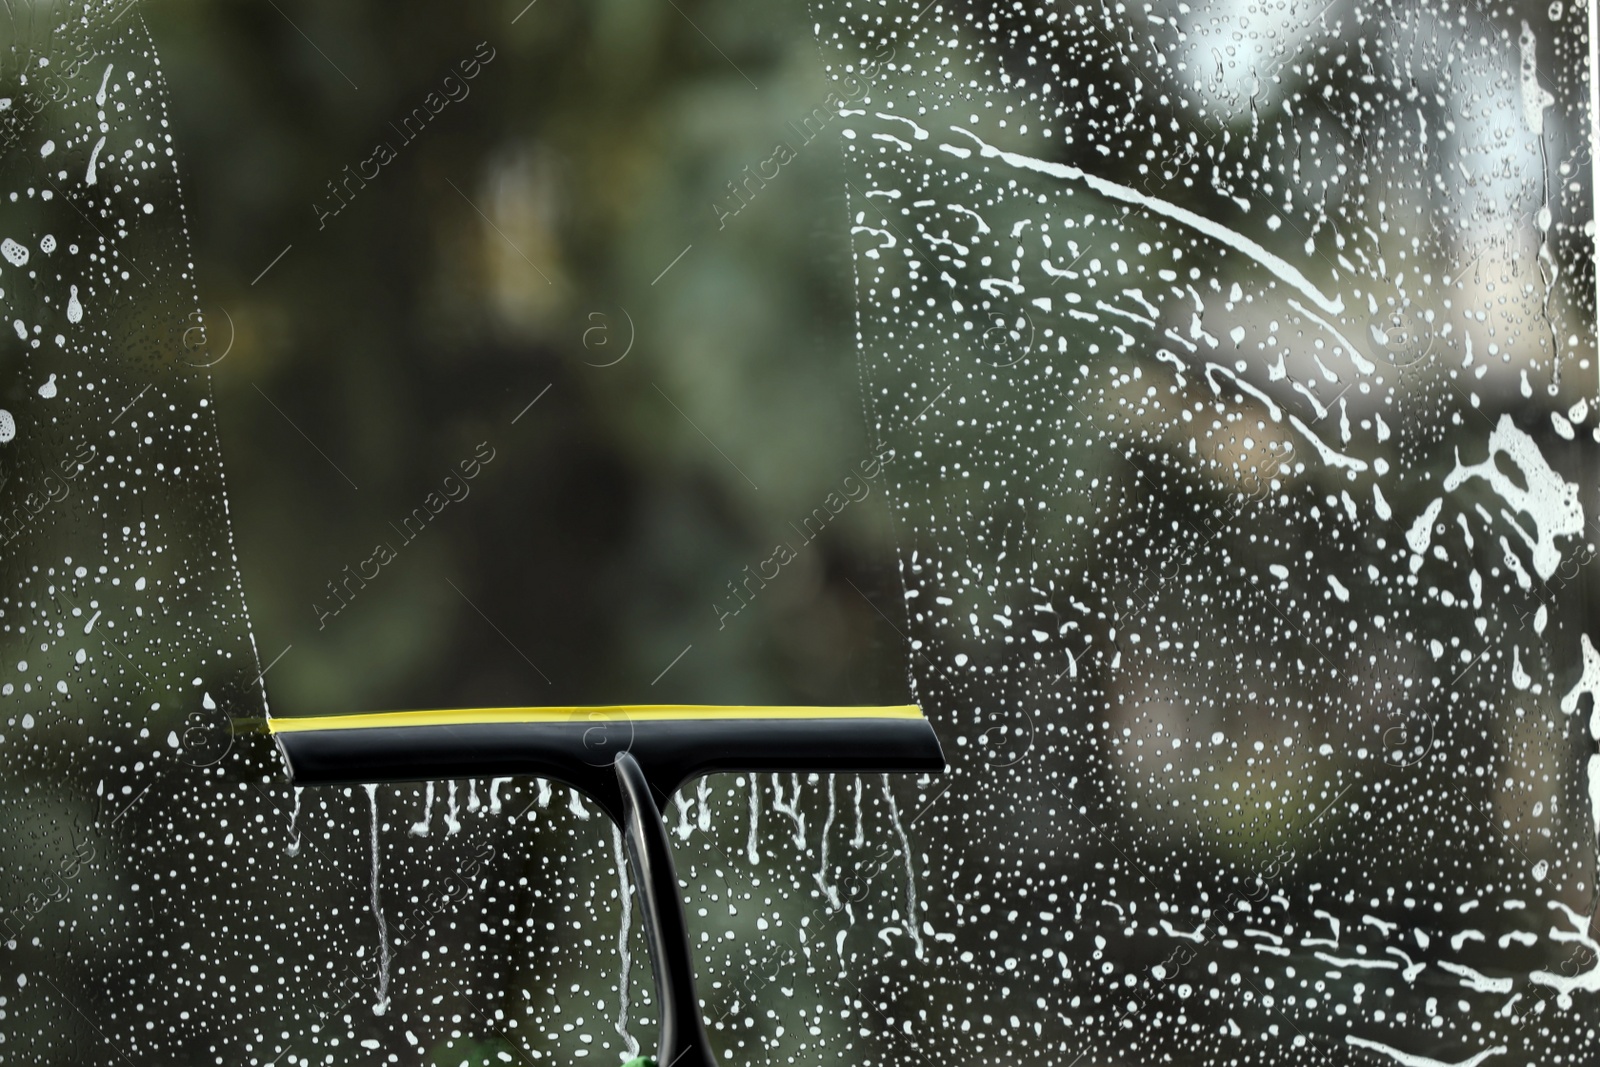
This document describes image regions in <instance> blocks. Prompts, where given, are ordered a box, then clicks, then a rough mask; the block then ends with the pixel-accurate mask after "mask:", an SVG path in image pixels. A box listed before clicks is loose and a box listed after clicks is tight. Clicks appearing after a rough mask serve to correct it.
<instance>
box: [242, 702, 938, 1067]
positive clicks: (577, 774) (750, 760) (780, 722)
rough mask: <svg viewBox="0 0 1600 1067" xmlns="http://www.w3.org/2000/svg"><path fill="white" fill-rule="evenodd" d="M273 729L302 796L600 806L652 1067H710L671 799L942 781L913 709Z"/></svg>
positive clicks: (532, 711)
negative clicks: (648, 973)
mask: <svg viewBox="0 0 1600 1067" xmlns="http://www.w3.org/2000/svg"><path fill="white" fill-rule="evenodd" d="M267 726H268V729H270V730H271V732H272V734H273V735H274V737H275V738H276V739H277V742H278V747H279V749H280V750H281V751H282V753H283V757H284V761H285V762H286V763H287V765H288V768H289V776H290V778H291V779H292V780H293V781H294V782H295V784H297V785H355V784H372V783H388V782H420V781H434V780H441V779H450V778H490V777H494V778H506V777H519V776H533V777H538V778H548V779H551V780H554V781H557V782H561V783H563V784H565V785H568V786H571V787H572V788H574V789H577V790H578V791H580V792H581V793H583V794H584V795H586V796H588V797H589V798H590V799H592V800H593V801H594V802H595V803H596V804H598V805H599V806H600V808H601V810H602V811H604V812H605V813H606V814H607V815H608V816H609V817H610V818H611V820H612V821H613V822H615V823H616V824H617V826H618V827H619V828H620V829H621V831H622V835H623V839H624V840H625V841H626V842H627V848H628V857H629V862H630V865H631V867H632V868H633V884H634V888H635V890H636V891H637V892H638V895H639V904H640V911H641V913H642V914H643V916H644V932H645V941H646V944H647V945H648V946H649V949H650V964H651V968H652V970H653V971H654V973H655V987H656V1002H657V1004H658V1005H659V1008H660V1016H661V1034H660V1041H659V1043H658V1046H657V1049H658V1050H657V1053H656V1063H657V1065H658V1067H716V1056H715V1054H714V1053H713V1052H712V1050H711V1042H710V1039H709V1037H708V1036H707V1034H706V1028H705V1023H704V1020H703V1019H702V1017H701V1014H700V1000H699V997H698V996H697V995H696V993H695V985H694V965H693V960H692V958H691V955H690V949H689V931H688V924H687V921H686V919H685V917H684V910H683V896H682V891H681V889H680V888H679V885H678V874H677V870H676V868H675V867H674V866H673V862H672V847H671V843H670V842H669V840H668V838H667V828H666V823H665V821H664V820H663V818H662V812H663V810H664V809H665V807H666V804H667V801H668V800H669V799H670V798H671V796H672V795H673V793H675V792H676V791H677V790H678V789H679V788H680V787H682V786H683V785H685V784H686V783H688V782H690V781H692V780H693V779H696V778H699V777H700V776H702V775H706V774H712V773H715V772H719V771H742V772H745V773H759V772H763V771H775V772H783V771H790V772H802V771H803V772H808V773H809V772H813V771H816V772H830V771H832V772H840V773H847V774H848V773H869V772H870V773H879V772H883V773H888V772H896V771H913V772H923V773H936V772H940V771H943V770H944V769H945V762H944V755H943V753H942V752H941V751H940V749H939V740H938V738H937V737H936V736H935V735H934V732H933V727H932V726H931V725H929V723H928V720H927V719H926V718H924V717H923V714H922V709H921V708H919V707H917V706H916V705H915V704H906V705H901V706H897V707H870V708H838V707H726V706H708V705H692V704H657V705H648V706H616V707H561V708H474V709H467V710H460V711H400V712H381V713H373V714H364V715H327V716H319V717H307V718H278V717H274V718H271V719H268V720H267Z"/></svg>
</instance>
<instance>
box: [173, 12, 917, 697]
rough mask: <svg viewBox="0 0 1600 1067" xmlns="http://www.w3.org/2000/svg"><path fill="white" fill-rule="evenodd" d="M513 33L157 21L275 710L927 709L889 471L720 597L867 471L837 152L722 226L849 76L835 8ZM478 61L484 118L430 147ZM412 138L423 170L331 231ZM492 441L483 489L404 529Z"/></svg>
mask: <svg viewBox="0 0 1600 1067" xmlns="http://www.w3.org/2000/svg"><path fill="white" fill-rule="evenodd" d="M516 14H517V12H516V10H515V8H514V7H507V6H506V5H503V4H500V5H466V6H464V7H461V8H459V9H457V10H454V11H453V12H452V16H451V18H449V19H448V20H444V19H440V18H439V16H438V12H437V10H436V9H434V8H432V7H428V6H425V5H391V4H341V5H295V4H289V3H282V4H279V5H278V6H277V7H274V5H273V4H270V3H266V4H229V5H202V4H189V3H163V4H158V5H153V6H150V7H149V8H148V9H147V10H146V15H147V17H148V19H149V23H150V27H151V32H152V34H153V36H154V39H155V41H156V43H157V46H158V47H159V48H160V50H161V55H162V57H163V61H164V66H165V69H166V72H167V76H168V79H169V85H170V89H171V107H172V119H173V123H174V127H175V130H174V134H175V140H176V143H177V144H178V145H179V146H181V158H180V164H179V166H180V173H181V174H182V175H183V176H184V178H185V186H186V188H185V198H186V206H187V209H188V212H189V219H190V223H191V234H192V237H193V242H194V254H195V264H196V273H197V276H198V280H199V288H200V294H201V301H202V305H203V308H204V311H205V314H206V318H207V328H208V338H207V340H208V342H209V345H210V348H209V350H208V352H209V355H208V357H207V358H215V357H221V356H222V353H223V352H226V353H227V354H226V356H225V357H222V358H221V361H220V362H219V363H218V364H217V365H216V367H215V368H214V374H215V376H216V383H217V385H216V388H217V392H218V398H219V417H220V424H221V426H222V433H223V449H224V456H225V461H226V464H227V471H228V476H229V487H230V499H231V502H232V506H233V514H234V523H233V525H234V530H235V533H236V535H237V538H238V544H239V550H240V560H241V566H242V569H243V574H244V582H245V591H246V598H247V601H248V603H249V605H250V610H251V613H252V616H253V619H254V624H255V628H256V632H257V638H258V641H259V644H260V649H261V655H262V660H263V664H264V665H265V664H267V663H271V662H273V661H274V660H275V659H276V657H278V656H279V655H280V653H282V654H283V655H282V659H281V660H278V661H277V662H276V663H275V665H274V666H272V668H271V671H270V673H269V675H268V677H267V681H268V690H269V697H270V700H271V706H272V710H273V711H274V713H277V714H301V713H308V712H324V711H353V710H369V709H379V708H409V707H430V706H471V705H474V704H484V703H497V704H517V703H610V702H712V703H715V702H723V703H735V702H745V701H748V702H771V703H785V702H790V703H808V702H816V703H898V702H901V701H903V700H905V699H906V698H907V691H906V684H907V683H906V679H905V666H904V662H905V660H904V657H905V652H904V641H903V639H902V638H901V637H900V636H899V634H897V632H896V630H897V628H898V629H901V630H903V629H904V622H903V619H904V613H903V610H902V608H901V607H900V597H899V593H898V580H897V575H896V574H895V572H894V569H893V562H892V560H893V557H892V553H891V552H890V540H889V538H890V534H889V531H888V526H887V523H886V521H885V508H884V502H883V493H882V482H881V479H880V480H879V483H878V484H877V485H875V486H873V487H872V492H871V494H870V495H869V496H868V497H867V498H866V499H865V500H863V501H861V502H859V503H852V504H850V505H849V506H848V507H846V508H845V509H844V511H843V512H842V513H841V514H840V516H839V517H838V519H837V520H835V521H834V522H832V523H830V525H829V528H828V529H827V530H826V532H825V533H824V535H823V536H821V537H819V538H817V539H816V540H815V542H814V543H812V544H810V545H809V546H807V547H805V548H804V549H803V550H801V551H800V552H799V558H797V559H796V560H795V561H794V562H793V563H791V564H789V565H788V566H786V567H785V568H783V571H782V573H781V575H780V577H779V578H777V579H775V580H773V581H772V582H770V583H769V584H768V585H767V587H766V588H764V589H763V588H760V587H753V588H757V589H758V592H759V595H757V596H756V597H755V598H754V600H753V602H752V603H751V604H750V606H749V607H748V608H746V609H745V610H743V611H741V612H740V613H739V614H738V615H736V616H731V617H729V618H728V619H727V620H726V624H725V627H723V628H719V625H718V623H719V616H718V613H717V611H716V609H714V608H713V604H721V605H722V606H723V607H724V609H727V608H730V607H736V606H738V604H739V601H737V600H734V599H732V594H731V593H730V590H729V587H728V583H729V582H730V581H735V580H738V581H743V579H744V576H745V575H744V572H743V568H744V567H746V566H747V565H748V566H750V567H751V568H752V570H754V569H755V568H756V567H757V565H758V564H759V563H761V562H762V561H764V560H766V559H768V558H769V557H770V556H771V555H772V553H773V548H774V546H775V544H776V543H777V542H779V541H782V540H788V541H790V542H793V543H794V544H795V545H796V547H799V542H798V540H797V538H796V537H795V536H794V534H793V533H792V531H791V529H790V526H789V524H790V523H795V524H797V525H798V524H799V523H800V522H801V521H802V520H803V519H804V518H805V517H806V516H808V515H810V514H811V513H812V510H813V509H814V508H818V507H822V506H823V505H824V500H825V498H826V496H827V494H828V493H829V492H830V491H836V490H839V487H840V485H841V483H842V481H843V479H844V478H845V477H846V476H847V475H850V474H852V473H853V471H854V469H855V468H856V466H857V464H858V463H859V462H860V461H863V460H865V459H867V458H868V457H869V456H871V455H872V452H873V446H872V442H870V441H869V438H868V434H867V431H866V426H865V422H864V420H863V418H862V415H861V406H860V404H861V399H860V396H859V386H858V382H857V377H856V373H855V369H854V367H855V360H854V353H853V350H852V343H851V337H852V318H851V309H850V306H849V285H850V268H849V255H848V247H847V243H846V225H845V224H846V217H845V206H844V200H843V183H842V180H841V178H842V171H841V168H840V160H839V152H838V144H837V132H836V130H834V129H824V130H823V132H822V133H821V135H820V136H818V137H816V139H815V140H813V141H812V142H811V143H809V144H806V145H804V146H803V147H800V148H799V156H798V158H797V159H796V160H795V161H793V162H792V163H789V164H788V165H787V166H784V167H783V168H782V170H781V173H780V174H779V177H778V178H777V179H776V180H774V181H773V182H771V183H770V184H769V185H768V187H767V188H765V189H763V190H761V191H760V193H759V196H757V197H756V198H754V199H753V201H752V202H751V203H750V205H749V207H747V208H746V209H744V210H743V211H741V212H739V213H738V214H737V215H736V216H730V217H729V218H727V219H726V220H725V221H726V225H725V228H722V229H720V230H719V217H718V213H717V211H716V210H715V209H714V208H713V204H715V203H722V204H724V205H725V207H724V210H726V209H727V207H726V205H732V204H736V201H733V200H732V198H731V195H730V193H729V191H728V188H727V182H729V181H730V180H731V179H733V178H735V177H738V176H740V175H741V172H742V170H743V168H744V167H745V166H746V165H750V166H752V167H754V166H756V165H757V164H759V163H760V162H761V161H764V160H766V159H768V158H769V157H770V156H771V155H772V152H773V148H774V145H775V144H776V142H778V141H780V140H782V141H785V142H798V138H796V136H795V135H794V133H793V132H791V131H790V130H789V129H788V128H786V126H785V124H786V123H788V122H790V121H794V122H796V123H798V122H799V120H800V119H801V118H802V117H804V116H806V115H809V114H811V112H812V109H813V108H814V107H816V106H818V105H820V104H821V103H822V101H823V97H824V96H825V95H826V92H827V91H828V89H827V85H826V83H825V82H824V80H823V77H822V74H821V68H820V62H819V59H818V56H817V50H816V46H815V43H814V41H813V40H812V38H811V35H810V32H809V26H808V25H807V22H806V19H805V18H804V13H803V10H802V7H801V5H799V4H763V5H751V4H736V3H718V4H712V5H695V7H694V8H693V10H692V11H689V10H688V9H685V11H684V12H680V11H678V10H675V9H674V7H673V6H672V5H671V4H670V3H666V2H665V0H663V2H662V3H659V4H643V5H642V4H636V3H611V2H603V3H583V4H570V3H552V2H549V0H542V2H540V3H537V4H534V5H533V6H532V7H531V8H529V9H528V10H527V11H526V12H525V13H524V14H523V15H522V16H521V17H520V18H518V19H517V21H516V22H515V24H511V19H512V18H513V17H514V16H516ZM691 19H692V21H691ZM702 31H703V34H704V35H702ZM708 38H709V40H708ZM480 42H487V43H488V49H492V50H493V51H492V53H490V52H489V51H487V50H484V51H483V52H481V53H480V54H483V55H488V54H492V55H493V57H494V58H493V59H492V60H491V61H490V62H489V63H488V64H487V65H484V66H482V67H481V69H480V72H479V73H478V75H477V77H476V78H475V79H473V80H472V81H470V82H467V86H468V89H469V95H467V96H466V97H465V98H464V99H462V100H460V101H459V102H451V103H449V104H448V105H446V106H445V107H444V108H443V110H442V111H441V112H440V113H439V114H438V115H437V116H436V117H434V118H433V119H432V121H431V122H430V123H429V124H428V126H427V127H426V128H425V129H424V130H423V132H422V133H421V134H420V135H419V136H415V139H414V140H413V141H411V142H409V143H406V142H404V141H403V140H402V139H401V138H400V137H399V135H398V134H396V133H395V132H394V131H393V130H392V129H391V128H390V126H389V124H390V123H395V124H397V125H398V124H399V123H400V121H401V120H402V119H403V118H404V117H405V116H407V115H408V114H410V113H411V111H412V109H413V108H416V107H420V106H423V101H424V98H425V97H426V95H427V94H428V93H429V92H430V91H435V90H438V89H439V88H440V86H441V83H442V81H443V79H444V78H445V77H446V76H448V75H450V74H451V73H453V72H454V71H455V69H456V66H457V64H458V63H459V62H460V61H462V60H466V59H469V58H471V57H472V56H473V54H474V52H475V50H478V49H479V45H480ZM712 42H715V43H714V44H713V43H712ZM747 79H748V80H747ZM752 83H754V84H752ZM357 86H358V87H359V88H356V87H357ZM456 92H457V93H458V94H459V90H456ZM379 140H387V141H389V142H390V143H391V144H392V145H393V146H394V147H395V149H396V151H397V157H396V158H395V159H394V160H393V161H392V162H390V163H389V164H388V165H387V166H384V167H382V168H381V171H380V173H379V174H378V176H377V177H376V178H375V179H373V180H372V181H370V182H368V183H366V185H365V187H364V188H361V187H360V185H359V183H351V184H350V185H349V186H348V188H350V189H353V190H356V191H355V193H354V195H353V196H351V197H350V198H349V205H348V206H347V207H345V208H344V209H343V210H342V211H340V212H339V213H338V214H337V215H336V216H330V217H328V218H327V219H326V220H324V221H325V224H326V225H325V228H322V229H319V226H318V223H319V217H318V214H317V210H316V208H314V206H313V205H322V206H323V207H324V208H328V207H337V206H338V201H336V200H335V199H334V196H333V194H332V193H331V192H330V189H329V186H328V183H329V182H330V181H334V180H339V181H343V180H344V179H345V177H346V172H345V170H344V168H345V167H346V166H349V167H350V168H351V171H352V172H354V171H356V169H357V167H358V165H359V164H360V163H361V162H362V161H363V160H366V159H368V157H369V156H371V154H372V152H373V146H374V145H375V144H376V143H377V142H378V141H379ZM371 170H372V168H371V165H370V164H369V165H368V167H367V168H366V173H367V174H370V173H371ZM768 173H770V167H769V168H768ZM469 201H470V202H469ZM690 245H692V248H690V250H689V251H688V252H687V254H685V255H684V256H683V258H682V259H681V260H679V261H678V262H677V263H676V264H675V265H674V266H672V268H671V270H670V271H668V272H667V273H666V274H665V275H664V276H661V277H660V279H659V281H656V282H655V283H654V284H652V280H653V279H656V278H657V277H658V275H660V274H661V272H662V271H663V269H665V268H666V267H667V266H668V265H669V264H671V263H672V262H673V259H674V257H676V256H677V255H678V254H679V253H680V252H682V251H683V250H684V249H685V247H686V246H690ZM286 246H292V247H291V248H290V250H289V251H288V252H287V254H285V255H284V256H283V258H282V259H281V260H279V261H278V262H277V263H276V264H275V265H273V266H272V268H271V269H270V270H269V271H267V272H266V274H265V276H263V277H260V278H259V280H256V279H257V278H258V275H260V274H261V272H262V270H263V268H265V267H267V266H268V264H269V263H272V262H273V260H274V257H276V256H278V255H279V253H280V252H282V251H283V250H284V248H285V247H286ZM252 283H253V284H252ZM630 319H631V323H632V328H631V329H630V326H629V320H630ZM586 331H587V332H586ZM630 334H631V335H632V337H631V340H632V344H631V351H629V352H628V355H627V356H626V358H622V359H621V361H620V362H618V363H615V364H614V365H612V366H603V364H607V363H611V362H612V361H613V360H616V359H618V358H619V357H620V356H621V355H622V353H623V351H624V350H625V349H627V348H628V344H629V340H630ZM230 335H231V339H232V344H231V348H230V347H229V346H228V344H227V338H228V337H229V336H230ZM546 389H548V392H546V391H545V390H546ZM536 397H538V398H540V399H539V400H538V403H537V404H536V405H535V406H534V407H533V408H531V409H529V410H527V411H526V413H525V414H523V415H522V417H521V418H520V419H518V420H517V421H516V423H515V425H513V424H512V420H513V419H516V418H517V416H518V414H519V412H523V410H524V408H525V406H526V405H527V404H529V403H530V402H531V401H533V400H534V399H535V398H536ZM675 408H676V410H675ZM480 442H488V445H489V448H490V449H492V450H493V455H494V457H495V458H494V460H493V461H492V462H491V463H490V464H488V465H487V466H486V467H485V468H484V469H483V471H482V473H481V474H480V476H479V477H478V478H477V479H476V480H475V481H473V482H472V483H470V495H469V496H467V497H466V498H465V499H464V500H463V501H462V502H460V503H451V504H449V505H448V506H447V507H445V508H444V510H443V511H442V512H441V513H440V514H439V516H438V518H437V519H435V520H434V521H432V522H431V523H430V524H429V525H428V527H427V529H426V531H425V532H424V533H423V534H422V535H421V536H420V537H417V538H416V539H415V541H414V542H412V543H409V544H403V542H402V541H401V539H400V538H399V537H398V535H396V534H395V532H394V530H393V528H392V527H391V526H390V524H391V523H395V524H398V523H399V522H400V520H401V519H403V518H404V517H405V516H407V515H409V514H411V513H412V510H413V509H415V508H418V507H422V506H424V499H425V497H426V496H427V494H428V493H429V492H432V491H436V490H438V489H439V488H440V486H441V483H442V481H443V479H444V478H445V477H446V475H448V474H450V473H451V472H452V471H453V470H455V469H456V465H457V464H458V462H459V461H461V460H463V459H468V458H470V457H471V456H472V454H473V452H474V449H475V447H476V446H477V445H478V444H479V443H480ZM719 450H720V454H719ZM319 452H320V453H321V454H319ZM357 486H359V489H358V488H356V487H357ZM756 487H759V488H756ZM857 491H858V492H859V490H857ZM456 492H457V493H458V494H459V492H460V491H459V490H456ZM814 526H815V523H814V524H813V527H814ZM385 539H387V540H388V541H390V542H391V543H392V544H393V545H394V546H395V547H396V548H397V549H399V555H398V558H397V559H395V560H394V561H393V562H392V563H390V564H389V565H388V566H385V567H383V569H382V572H381V575H380V577H378V578H377V579H375V580H373V581H372V582H371V583H370V585H369V586H367V587H366V588H362V587H361V586H360V584H359V583H356V584H354V585H352V586H350V587H348V588H349V589H351V590H352V591H354V592H355V594H356V595H354V596H351V597H347V599H349V601H350V603H349V606H348V607H346V608H344V609H343V610H342V611H340V612H339V614H337V615H336V616H331V617H329V618H327V619H325V620H324V619H322V618H321V617H320V616H319V612H318V608H317V607H314V605H320V606H321V607H323V608H336V607H338V601H336V600H335V599H334V597H333V595H332V593H331V592H330V590H329V588H328V584H327V583H329V582H330V581H336V580H337V581H343V580H344V574H343V573H342V572H343V568H344V567H345V566H346V565H349V566H350V567H352V568H356V567H357V566H358V564H360V562H361V561H362V560H365V559H367V558H368V557H370V556H371V555H372V552H373V548H374V545H375V543H376V542H377V541H379V540H385ZM402 545H403V547H402ZM367 573H368V574H370V573H371V566H370V565H369V566H368V568H367ZM768 573H769V574H770V573H771V570H770V566H769V568H768ZM452 586H454V588H452ZM497 631H498V633H497ZM291 646H292V647H291ZM691 646H692V647H691ZM285 649H289V651H287V652H285V651H284V650H285ZM685 649H688V651H687V652H685V651H684V650H685ZM680 653H683V655H682V658H681V659H678V660H677V661H676V663H675V665H673V666H672V668H671V670H670V671H667V670H666V668H667V667H668V665H669V664H673V663H674V660H675V657H678V656H679V655H680ZM663 671H665V672H666V673H665V674H663V673H662V672H663ZM658 678H659V680H657V679H658ZM652 683H654V684H652Z"/></svg>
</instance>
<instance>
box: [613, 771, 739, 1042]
mask: <svg viewBox="0 0 1600 1067" xmlns="http://www.w3.org/2000/svg"><path fill="white" fill-rule="evenodd" d="M612 769H613V770H615V771H616V775H617V787H618V789H619V790H620V791H621V794H622V810H623V818H622V839H623V840H624V841H625V842H626V843H627V848H628V859H629V860H630V861H631V866H632V867H633V883H634V889H635V890H636V891H637V892H638V894H639V910H640V912H641V913H642V914H643V916H644V937H645V944H646V945H648V946H649V949H650V960H651V963H652V965H653V966H652V968H651V969H652V970H653V971H654V972H655V982H656V1002H657V1004H658V1005H659V1007H660V1011H661V1034H660V1038H659V1041H658V1044H657V1054H656V1062H657V1064H658V1065H659V1067H667V1065H668V1064H671V1065H674V1067H716V1064H717V1057H716V1054H715V1053H714V1052H712V1050H711V1038H710V1036H709V1035H708V1034H707V1033H706V1027H705V1023H704V1021H703V1020H702V1019H701V1016H700V998H699V996H698V995H697V994H696V992H695V983H694V963H693V956H692V955H691V951H690V947H689V923H688V920H687V918H686V916H685V915H684V911H683V895H682V893H681V892H680V891H679V888H678V872H677V869H676V866H675V865H674V864H673V862H672V845H671V843H670V842H669V841H668V840H667V824H666V822H665V821H663V819H662V817H661V814H662V813H661V808H660V806H659V805H658V804H657V802H656V798H655V796H654V795H653V793H652V791H651V788H650V782H649V781H648V780H647V779H646V778H645V774H644V770H643V768H641V767H640V766H639V761H638V760H636V759H634V758H633V756H632V755H630V754H629V753H627V752H623V753H620V754H619V755H618V756H617V760H616V763H614V764H613V765H612Z"/></svg>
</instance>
